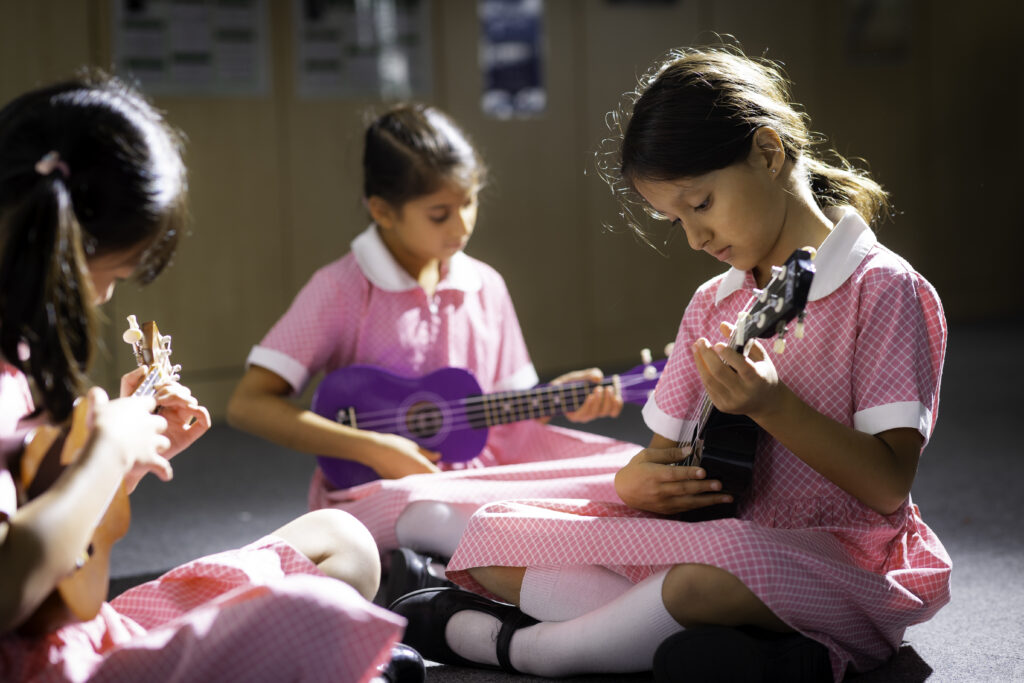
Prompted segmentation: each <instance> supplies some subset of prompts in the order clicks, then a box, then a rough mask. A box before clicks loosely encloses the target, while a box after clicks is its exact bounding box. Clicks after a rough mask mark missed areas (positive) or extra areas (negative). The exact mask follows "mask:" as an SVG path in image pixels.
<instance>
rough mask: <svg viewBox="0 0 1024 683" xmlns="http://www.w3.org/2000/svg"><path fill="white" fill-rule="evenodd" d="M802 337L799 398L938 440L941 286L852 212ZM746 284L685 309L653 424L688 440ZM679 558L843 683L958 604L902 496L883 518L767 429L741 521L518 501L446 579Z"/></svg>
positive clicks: (790, 365) (493, 515)
mask: <svg viewBox="0 0 1024 683" xmlns="http://www.w3.org/2000/svg"><path fill="white" fill-rule="evenodd" d="M816 266H817V270H818V273H817V275H816V277H815V281H814V285H813V287H812V290H811V295H810V299H811V300H810V302H809V303H808V305H807V321H808V336H807V337H806V338H804V339H802V340H796V339H793V338H791V339H790V340H789V346H788V348H787V349H786V351H785V353H783V354H781V355H780V354H775V353H774V352H773V351H772V349H771V344H768V345H767V347H768V353H769V354H770V355H771V356H772V361H773V362H774V363H775V366H776V368H777V369H778V372H779V376H780V377H781V378H782V380H783V381H784V382H786V384H787V386H789V387H790V388H791V389H792V390H793V391H794V392H795V393H796V394H797V395H798V396H800V397H801V398H802V399H803V400H804V401H806V402H807V403H808V404H810V405H811V406H813V407H814V408H815V409H817V410H818V411H820V412H821V413H823V414H825V415H827V416H829V417H831V418H832V419H834V420H837V421H839V422H841V423H843V424H846V425H849V426H851V427H854V428H856V429H858V430H861V431H865V432H868V433H878V432H880V431H884V430H887V429H893V428H898V427H909V428H914V429H918V430H920V432H921V434H922V435H924V437H925V439H928V438H929V437H930V435H931V432H932V429H933V427H934V424H935V418H936V416H937V412H938V395H939V382H940V378H941V372H942V362H943V356H944V353H945V342H946V326H945V320H944V317H943V313H942V308H941V305H940V303H939V299H938V297H937V295H936V294H935V291H934V290H933V288H932V287H931V286H930V285H929V284H928V283H927V281H925V280H924V278H923V277H921V276H920V275H919V274H917V273H916V272H915V271H914V270H913V269H912V268H911V267H910V266H909V264H907V263H906V262H905V261H903V260H902V259H900V258H899V257H898V256H896V255H895V254H893V253H892V252H891V251H889V250H887V249H885V248H884V247H883V246H881V245H880V244H878V243H877V241H876V239H875V236H874V234H873V233H872V232H871V230H870V229H868V227H867V225H865V224H864V222H863V221H862V220H861V219H860V217H859V216H857V215H856V214H855V213H853V212H847V213H845V214H843V215H842V220H841V221H840V222H839V223H838V224H837V226H836V228H835V230H834V231H833V232H832V234H831V235H830V236H829V238H828V239H827V240H826V241H825V243H823V244H822V247H821V249H819V251H818V258H817V260H816ZM753 287H754V282H753V278H752V277H751V276H750V275H749V274H748V273H743V272H740V271H735V270H733V271H730V272H728V273H726V274H724V275H722V276H719V277H717V278H714V279H713V280H711V281H710V282H708V283H706V284H705V285H703V286H702V287H701V288H700V289H699V290H698V291H697V292H696V294H695V295H694V297H693V299H692V301H691V302H690V305H689V306H688V307H687V310H686V313H685V315H684V317H683V320H682V323H681V325H680V328H679V334H678V337H677V344H676V352H675V353H674V354H673V356H672V357H671V358H670V359H669V362H668V364H667V366H666V368H665V372H664V374H663V375H662V377H661V380H660V381H659V384H658V387H657V389H656V391H655V394H654V396H653V397H652V399H651V401H650V402H649V403H648V404H647V406H646V407H645V408H644V415H645V419H646V420H647V423H648V425H649V426H650V427H651V428H652V429H653V430H654V431H655V432H657V433H659V434H662V435H663V436H666V437H668V438H671V439H677V438H678V437H679V436H680V435H681V434H688V433H689V428H692V425H693V424H694V422H693V419H694V415H693V414H692V412H693V410H694V406H695V404H696V403H697V402H698V400H699V397H700V396H701V395H702V394H703V389H702V386H701V384H700V380H699V376H698V374H697V372H696V369H695V367H694V365H693V360H692V357H691V354H690V347H691V346H692V344H693V342H694V341H695V340H696V339H697V338H698V337H700V336H705V337H707V338H709V339H712V340H717V339H719V338H720V333H719V332H718V326H719V323H720V322H721V321H733V320H735V319H736V318H737V315H738V314H739V313H740V312H741V311H742V310H746V308H748V306H749V302H750V300H751V290H752V288H753ZM681 563H703V564H709V565H713V566H717V567H722V568H723V569H726V570H727V571H729V572H730V573H732V574H734V575H735V576H737V577H739V578H740V579H741V580H742V581H743V582H744V583H745V584H746V585H747V586H748V587H749V588H750V589H751V590H752V591H753V592H754V593H755V594H757V596H758V597H759V598H761V600H763V601H764V602H765V604H767V605H768V606H769V607H770V608H771V609H772V610H773V611H774V612H775V613H776V614H777V615H778V616H779V617H780V618H782V619H783V620H784V621H785V622H786V623H788V624H789V625H790V626H792V627H793V628H795V629H796V630H798V631H800V632H802V633H804V634H806V635H807V636H809V637H811V638H814V639H815V640H818V641H820V642H821V643H823V644H825V645H826V646H827V647H828V648H829V650H830V651H831V654H832V663H833V670H834V673H835V676H836V678H837V679H839V678H840V677H841V676H842V675H843V672H844V671H845V669H846V667H847V664H852V666H853V667H854V668H855V669H858V670H866V669H870V668H873V667H875V666H877V665H878V664H879V663H881V662H883V661H884V660H886V659H888V658H889V657H890V656H891V655H892V654H893V653H894V652H895V650H896V648H898V647H899V644H900V642H901V639H902V636H903V633H904V630H905V629H906V627H907V626H909V625H911V624H915V623H919V622H922V621H925V620H927V619H929V618H930V617H931V616H932V615H933V614H935V612H936V611H937V610H938V609H939V608H941V607H942V606H943V605H944V604H946V603H947V602H948V601H949V575H950V568H951V563H950V559H949V556H948V555H947V554H946V551H945V549H944V548H943V547H942V544H941V543H940V542H939V540H938V538H936V536H935V535H934V534H933V533H932V531H931V530H930V529H929V528H928V527H927V526H926V525H925V524H924V522H923V521H922V520H921V516H920V514H919V511H918V508H917V506H916V505H914V504H913V503H912V502H911V501H910V500H909V499H908V500H907V501H906V502H905V503H904V504H903V505H902V506H901V507H900V509H899V510H897V511H896V512H894V513H893V514H891V515H887V516H883V515H880V514H878V513H876V512H874V511H872V510H871V509H869V508H868V507H867V506H865V505H864V504H862V503H861V502H859V501H858V500H856V499H855V498H853V497H852V496H850V495H849V494H847V493H845V492H844V491H842V490H841V489H839V488H838V487H837V486H836V485H835V484H833V483H832V482H831V481H829V480H828V479H826V478H825V477H823V476H822V475H820V474H818V473H817V472H815V471H814V470H812V469H811V468H810V467H809V466H808V465H806V464H805V463H804V462H803V461H801V460H800V459H799V458H797V457H796V456H794V455H793V454H792V453H790V452H789V451H787V450H786V449H785V448H783V447H782V446H781V445H780V444H779V443H778V442H776V441H775V440H774V439H772V438H771V437H770V436H768V435H763V437H762V439H761V440H760V443H759V449H758V456H757V462H756V465H755V470H754V485H753V490H752V492H751V494H750V497H749V499H748V500H747V501H746V502H745V504H744V505H743V506H742V508H741V511H740V515H739V517H738V518H737V519H726V520H716V521H710V522H703V523H693V524H687V523H683V522H677V521H673V520H668V519H663V518H658V517H654V516H652V515H649V514H646V513H642V512H638V511H636V510H632V509H630V508H628V507H626V506H625V505H623V504H622V503H621V502H618V503H616V502H608V501H607V500H569V499H562V500H529V499H520V500H509V501H504V502H499V503H495V504H492V505H488V506H486V507H484V508H483V509H482V510H480V511H478V512H477V513H476V515H474V517H473V518H472V520H471V521H470V523H469V526H468V528H467V530H466V533H465V535H464V536H463V539H462V542H461V544H460V546H459V548H458V550H457V551H456V553H455V556H454V557H453V558H452V560H451V563H450V564H449V575H450V576H451V577H452V578H453V579H455V580H456V581H458V582H459V583H461V584H463V585H464V586H466V587H469V588H472V589H475V590H482V588H481V587H480V586H479V585H478V584H476V583H475V582H474V581H473V580H472V578H471V577H470V576H469V575H468V573H467V572H466V571H465V570H466V569H467V568H471V567H479V566H491V565H504V566H530V565H538V564H545V565H550V564H564V565H574V564H598V565H604V566H608V567H610V568H612V569H614V570H616V571H618V572H620V573H621V574H623V575H625V576H627V577H628V578H630V579H631V580H633V581H639V580H641V579H643V578H645V577H647V576H650V575H651V574H652V573H654V572H655V571H658V570H659V569H661V568H664V567H667V566H672V565H675V564H681Z"/></svg>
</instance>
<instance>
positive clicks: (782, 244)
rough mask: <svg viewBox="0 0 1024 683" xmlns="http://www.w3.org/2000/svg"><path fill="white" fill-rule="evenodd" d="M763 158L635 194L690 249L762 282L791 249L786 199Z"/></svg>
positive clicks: (645, 184)
mask: <svg viewBox="0 0 1024 683" xmlns="http://www.w3.org/2000/svg"><path fill="white" fill-rule="evenodd" d="M776 175H777V174H773V173H771V170H770V168H768V166H767V165H766V164H765V161H764V155H763V154H761V153H760V152H756V151H755V150H753V149H752V151H751V155H750V156H749V157H748V158H747V159H745V160H742V161H739V162H737V163H735V164H732V165H731V166H727V167H725V168H723V169H719V170H717V171H712V172H710V173H707V174H704V175H701V176H696V177H688V178H680V179H678V180H666V181H657V180H654V181H652V180H647V181H644V180H638V181H637V182H636V183H635V186H636V189H637V191H638V192H639V193H640V194H641V195H642V196H643V198H644V199H645V200H647V203H648V204H650V205H651V208H653V209H654V210H655V211H657V212H658V213H659V214H661V215H662V216H664V217H665V219H666V220H669V221H672V222H673V223H679V224H681V226H682V228H683V230H684V231H685V233H686V239H687V241H688V242H689V244H690V247H691V248H692V249H695V250H702V251H706V252H707V253H708V254H710V255H711V256H714V257H715V258H716V259H718V260H719V261H722V262H724V263H728V264H729V265H731V266H733V267H734V268H737V269H739V270H753V271H754V275H755V277H756V278H757V279H758V281H760V280H761V277H762V276H764V275H765V274H767V273H770V272H771V266H772V265H778V264H781V263H783V262H784V261H785V260H786V258H787V257H788V256H789V255H790V253H791V252H792V251H793V249H796V248H797V247H799V246H800V245H796V246H792V245H789V244H788V241H787V240H786V239H785V237H784V232H785V231H784V224H785V220H786V200H785V193H784V191H783V190H782V189H781V187H780V183H779V182H778V179H777V178H776V177H775V176H776Z"/></svg>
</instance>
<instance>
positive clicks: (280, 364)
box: [245, 346, 309, 395]
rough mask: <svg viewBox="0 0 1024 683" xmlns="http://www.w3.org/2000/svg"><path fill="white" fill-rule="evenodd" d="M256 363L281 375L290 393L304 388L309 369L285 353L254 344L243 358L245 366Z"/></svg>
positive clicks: (298, 391) (295, 393)
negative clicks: (289, 386)
mask: <svg viewBox="0 0 1024 683" xmlns="http://www.w3.org/2000/svg"><path fill="white" fill-rule="evenodd" d="M250 365H258V366H260V367H261V368H266V369H267V370H270V371H271V372H273V373H276V374H278V375H280V376H281V379H283V380H284V381H286V382H288V384H290V385H291V387H292V394H293V395H298V394H301V393H302V390H303V389H305V388H306V382H308V381H309V370H307V369H306V366H305V365H303V364H302V363H300V362H299V361H297V360H295V359H294V358H292V357H291V356H289V355H288V354H287V353H283V352H281V351H278V350H276V349H268V348H266V347H264V346H254V347H252V351H250V352H249V357H248V358H246V359H245V366H246V367H249V366H250Z"/></svg>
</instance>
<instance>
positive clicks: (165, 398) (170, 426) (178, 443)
mask: <svg viewBox="0 0 1024 683" xmlns="http://www.w3.org/2000/svg"><path fill="white" fill-rule="evenodd" d="M145 377H146V368H143V367H138V368H136V369H135V370H132V371H131V372H129V373H128V374H127V375H125V376H124V377H122V378H121V396H130V395H131V394H132V392H134V391H135V389H136V387H138V386H139V384H140V383H141V382H142V380H143V379H145ZM153 396H154V398H155V399H156V405H157V409H158V410H159V412H160V417H162V418H164V419H165V420H167V430H166V431H165V432H164V436H166V437H167V438H168V439H169V440H170V442H171V445H170V447H169V448H168V449H167V450H166V451H164V452H163V453H161V455H163V456H164V457H165V458H167V459H168V460H170V459H171V458H173V457H174V456H175V455H177V454H178V453H181V452H182V451H183V450H185V449H186V448H188V447H189V446H191V445H192V444H193V443H194V442H195V440H196V439H198V438H199V437H200V436H202V435H203V434H205V433H206V430H208V429H209V428H210V424H211V423H210V412H209V411H208V410H207V409H206V408H204V407H203V406H201V405H199V401H198V400H196V397H195V396H193V395H192V392H191V391H190V390H189V388H188V387H186V386H185V385H183V384H181V383H180V382H168V383H167V384H164V385H162V386H160V388H158V389H157V390H156V393H155V394H154V395H153Z"/></svg>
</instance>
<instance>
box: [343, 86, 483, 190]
mask: <svg viewBox="0 0 1024 683" xmlns="http://www.w3.org/2000/svg"><path fill="white" fill-rule="evenodd" d="M486 175H487V169H486V167H485V166H484V163H483V160H482V159H481V158H480V155H479V154H478V153H477V151H476V149H475V148H474V147H473V145H472V144H471V143H470V142H469V139H468V138H467V137H466V134H465V133H463V132H462V130H461V129H460V128H459V127H458V126H457V125H456V124H455V122H454V121H452V119H451V118H450V117H449V116H447V115H446V114H444V113H442V112H441V111H440V110H438V109H436V108H434V107H429V106H426V105H423V104H400V105H397V106H395V107H393V108H391V109H389V110H388V111H386V112H385V113H383V114H381V115H380V116H378V117H377V118H376V119H374V120H373V122H371V123H370V125H369V126H368V127H367V129H366V135H365V141H364V146H363V196H364V197H366V198H369V197H374V196H376V197H380V198H381V199H383V200H385V201H386V202H388V203H389V204H391V205H392V206H393V207H395V208H397V209H401V207H402V206H403V205H404V204H405V203H406V202H408V201H409V200H411V199H415V198H416V197H421V196H423V195H425V194H430V193H431V192H435V191H437V190H438V189H440V187H441V185H442V184H443V183H445V182H454V183H456V184H457V185H459V186H461V187H464V188H469V187H472V186H474V185H476V186H480V185H483V184H484V182H485V180H486Z"/></svg>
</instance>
